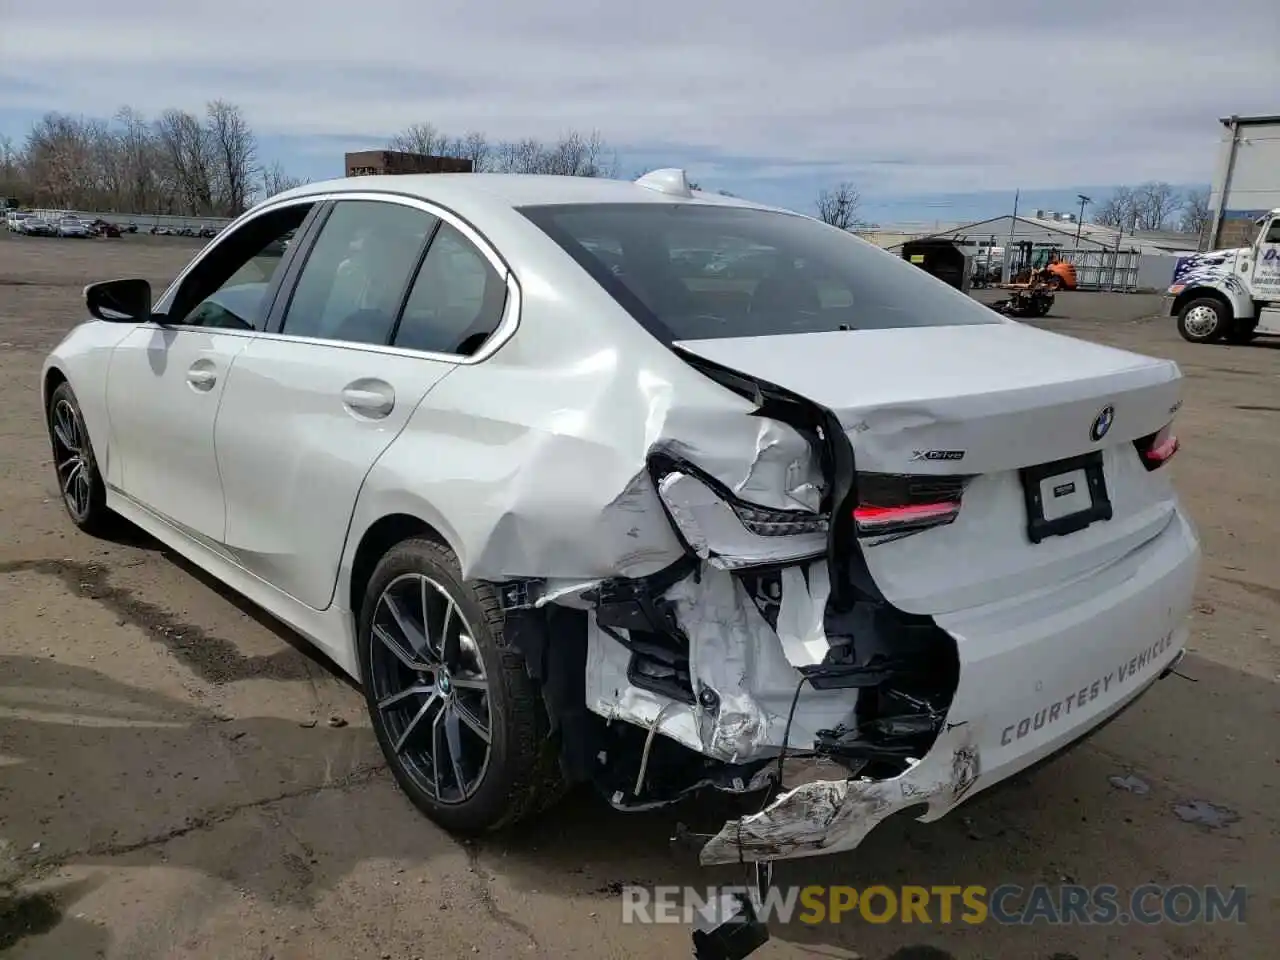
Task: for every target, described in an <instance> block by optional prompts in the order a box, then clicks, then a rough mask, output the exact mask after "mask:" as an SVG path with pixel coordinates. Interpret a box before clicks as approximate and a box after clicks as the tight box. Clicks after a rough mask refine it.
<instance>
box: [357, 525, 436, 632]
mask: <svg viewBox="0 0 1280 960" xmlns="http://www.w3.org/2000/svg"><path fill="white" fill-rule="evenodd" d="M412 537H425V538H426V539H428V540H433V541H435V542H436V543H439V544H441V545H443V546H446V547H449V548H450V549H454V548H453V545H452V544H450V543H449V541H448V539H447V538H446V537H445V536H444V535H443V534H442V533H441V532H440V531H439V530H437V529H436V528H435V527H434V526H432V525H431V524H430V523H428V522H427V521H426V520H423V519H422V518H421V517H419V516H417V515H415V514H412V513H388V514H385V515H383V516H381V517H379V518H378V519H377V520H375V521H373V523H371V524H369V525H368V527H366V528H365V531H364V533H362V534H361V536H360V540H359V542H358V543H357V544H356V548H355V551H354V552H353V553H352V555H351V575H350V577H349V578H348V579H349V582H348V585H347V597H346V600H347V609H348V610H350V611H351V616H352V617H353V618H354V620H355V621H356V627H357V629H358V628H359V619H360V608H361V606H363V604H364V592H365V588H366V587H368V585H369V580H370V578H372V576H373V571H374V569H375V568H376V567H377V566H378V561H379V560H380V559H382V557H383V555H384V554H386V552H387V551H388V550H390V549H391V548H392V547H394V546H395V545H396V544H397V543H401V542H402V541H405V540H408V539H410V538H412ZM455 552H456V550H455Z"/></svg>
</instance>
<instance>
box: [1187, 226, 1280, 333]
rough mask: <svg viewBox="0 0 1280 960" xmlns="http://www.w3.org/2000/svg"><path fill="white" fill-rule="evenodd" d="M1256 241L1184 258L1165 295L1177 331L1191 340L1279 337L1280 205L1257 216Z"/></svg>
mask: <svg viewBox="0 0 1280 960" xmlns="http://www.w3.org/2000/svg"><path fill="white" fill-rule="evenodd" d="M1258 226H1259V229H1258V235H1257V238H1256V239H1255V240H1254V242H1253V245H1252V246H1249V247H1238V248H1236V249H1234V250H1211V251H1209V252H1208V253H1198V254H1196V255H1195V256H1191V257H1187V258H1186V260H1184V261H1182V262H1181V263H1180V264H1179V266H1178V270H1177V273H1176V275H1175V276H1174V278H1173V285H1172V286H1171V287H1169V290H1168V295H1167V296H1166V297H1165V301H1164V303H1165V309H1166V311H1167V312H1168V315H1169V316H1174V317H1177V318H1178V332H1179V333H1180V334H1182V336H1183V338H1184V339H1186V340H1190V341H1191V342H1192V343H1209V342H1211V341H1214V340H1226V341H1227V342H1229V343H1248V342H1249V341H1250V340H1252V339H1253V338H1254V337H1256V336H1261V335H1269V336H1280V208H1277V209H1275V210H1272V211H1271V212H1270V213H1269V214H1267V215H1266V216H1264V217H1259V218H1258Z"/></svg>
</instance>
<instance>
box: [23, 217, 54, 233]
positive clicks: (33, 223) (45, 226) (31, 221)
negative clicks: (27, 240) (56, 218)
mask: <svg viewBox="0 0 1280 960" xmlns="http://www.w3.org/2000/svg"><path fill="white" fill-rule="evenodd" d="M22 232H23V233H24V234H26V235H27V236H29V237H56V236H57V235H58V226H57V224H55V223H53V222H52V221H50V220H46V219H45V218H44V217H38V216H35V215H34V214H33V215H31V216H29V217H27V218H26V219H25V220H23V221H22Z"/></svg>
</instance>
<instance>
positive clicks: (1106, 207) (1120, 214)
mask: <svg viewBox="0 0 1280 960" xmlns="http://www.w3.org/2000/svg"><path fill="white" fill-rule="evenodd" d="M1136 216H1137V200H1136V198H1135V196H1134V192H1133V190H1132V189H1131V188H1129V187H1116V189H1115V190H1113V191H1112V192H1111V196H1109V197H1107V199H1106V200H1103V201H1102V203H1100V204H1099V205H1098V206H1097V207H1095V208H1094V211H1093V221H1094V223H1099V224H1101V225H1102V226H1104V227H1111V228H1112V229H1114V230H1132V229H1133V222H1134V218H1135V217H1136Z"/></svg>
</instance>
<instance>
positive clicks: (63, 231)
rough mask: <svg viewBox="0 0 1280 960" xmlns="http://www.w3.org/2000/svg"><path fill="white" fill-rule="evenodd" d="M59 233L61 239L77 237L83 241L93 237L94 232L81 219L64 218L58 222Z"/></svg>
mask: <svg viewBox="0 0 1280 960" xmlns="http://www.w3.org/2000/svg"><path fill="white" fill-rule="evenodd" d="M56 229H57V233H58V236H60V237H76V238H80V239H83V238H85V237H90V236H93V230H92V229H91V228H90V226H89V225H88V224H87V223H85V221H83V220H81V219H80V218H79V217H62V218H61V219H59V220H58V224H57V228H56Z"/></svg>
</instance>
